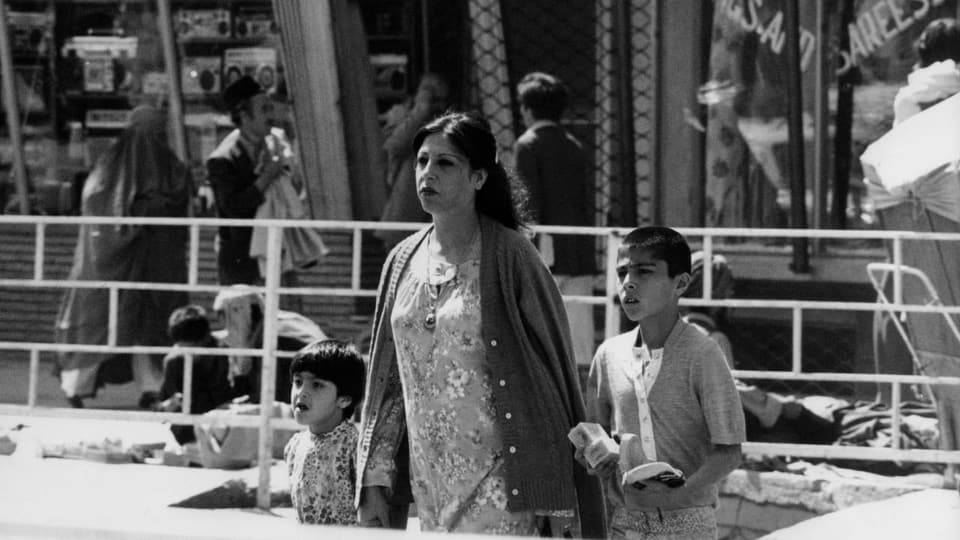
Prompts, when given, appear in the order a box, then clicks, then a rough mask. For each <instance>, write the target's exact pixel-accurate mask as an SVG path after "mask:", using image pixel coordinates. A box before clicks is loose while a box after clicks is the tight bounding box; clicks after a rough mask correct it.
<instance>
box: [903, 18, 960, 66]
mask: <svg viewBox="0 0 960 540" xmlns="http://www.w3.org/2000/svg"><path fill="white" fill-rule="evenodd" d="M914 47H915V48H916V49H917V56H918V57H919V58H920V61H919V65H920V67H927V66H929V65H930V64H933V63H935V62H940V61H942V60H953V61H954V62H958V63H960V24H958V23H957V21H955V20H953V19H950V18H943V19H937V20H935V21H932V22H931V23H930V24H928V25H927V27H926V28H924V29H923V33H922V34H920V37H919V38H918V39H917V42H916V43H915V44H914Z"/></svg>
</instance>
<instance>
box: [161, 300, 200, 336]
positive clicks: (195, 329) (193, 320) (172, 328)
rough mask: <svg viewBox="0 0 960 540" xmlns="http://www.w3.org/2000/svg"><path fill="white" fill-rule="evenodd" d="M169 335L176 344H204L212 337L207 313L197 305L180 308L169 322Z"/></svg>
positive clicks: (171, 315) (174, 311) (174, 312)
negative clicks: (182, 342)
mask: <svg viewBox="0 0 960 540" xmlns="http://www.w3.org/2000/svg"><path fill="white" fill-rule="evenodd" d="M167 335H168V336H170V339H172V340H173V341H174V342H181V341H189V342H193V343H200V342H202V341H203V340H205V339H206V338H207V336H209V335H210V321H209V320H208V319H207V311H206V310H205V309H203V307H201V306H198V305H196V304H190V305H187V306H182V307H178V308H177V309H175V310H173V313H171V314H170V318H169V319H168V320H167Z"/></svg>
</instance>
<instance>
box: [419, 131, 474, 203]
mask: <svg viewBox="0 0 960 540" xmlns="http://www.w3.org/2000/svg"><path fill="white" fill-rule="evenodd" d="M486 176H487V173H486V171H484V170H482V169H473V168H471V167H470V161H469V160H468V159H467V156H465V155H463V154H462V153H461V152H460V151H459V150H458V149H457V148H456V147H455V146H454V145H453V144H452V143H451V142H450V141H449V140H448V139H447V137H446V136H445V135H443V134H441V133H434V134H431V135H429V136H427V138H426V139H424V140H423V144H421V145H420V149H419V150H418V151H417V160H416V179H417V196H418V197H419V198H420V204H421V205H422V206H423V210H424V211H425V212H427V213H428V214H431V215H433V216H437V215H441V214H448V215H456V214H464V213H466V212H473V211H474V202H475V201H476V198H477V190H479V189H480V187H481V186H483V182H484V181H485V180H486ZM464 215H466V214H464Z"/></svg>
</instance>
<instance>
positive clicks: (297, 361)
mask: <svg viewBox="0 0 960 540" xmlns="http://www.w3.org/2000/svg"><path fill="white" fill-rule="evenodd" d="M365 371H366V367H365V366H364V364H363V357H362V356H361V355H360V351H359V350H358V349H357V347H356V346H354V345H353V344H352V343H347V342H345V341H338V340H336V339H321V340H318V341H314V342H313V343H311V344H309V345H307V346H305V347H304V348H302V349H300V350H299V351H297V354H296V355H295V356H294V357H293V361H292V362H291V363H290V376H291V377H293V376H295V375H296V374H297V373H302V372H306V373H310V374H311V375H313V376H314V377H317V378H318V379H323V380H325V381H330V382H332V383H333V384H335V385H337V396H338V397H339V396H348V397H349V398H351V402H350V406H349V407H346V408H345V409H343V417H344V418H349V417H351V416H353V411H354V410H355V409H356V407H357V405H358V404H359V403H360V400H362V399H363V380H364V373H365Z"/></svg>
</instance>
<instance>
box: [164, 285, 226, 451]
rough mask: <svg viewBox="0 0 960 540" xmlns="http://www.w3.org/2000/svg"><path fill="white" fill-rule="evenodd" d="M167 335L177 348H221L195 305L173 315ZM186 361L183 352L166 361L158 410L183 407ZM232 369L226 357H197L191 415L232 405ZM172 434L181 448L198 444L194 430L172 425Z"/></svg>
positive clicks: (177, 409) (198, 307)
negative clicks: (185, 445) (230, 376)
mask: <svg viewBox="0 0 960 540" xmlns="http://www.w3.org/2000/svg"><path fill="white" fill-rule="evenodd" d="M167 335H169V336H170V339H171V340H173V344H174V346H175V347H203V348H209V349H215V348H217V347H218V346H219V345H218V343H217V340H216V339H214V338H213V336H212V335H211V334H210V322H209V320H208V319H207V312H206V311H205V310H204V309H203V307H201V306H198V305H194V304H191V305H187V306H183V307H179V308H177V309H175V310H174V311H173V313H171V314H170V318H169V319H168V321H167ZM186 357H187V355H186V354H184V353H182V352H180V351H171V352H170V353H169V354H168V355H167V356H166V357H165V358H164V359H163V381H162V382H161V383H160V394H159V400H160V401H159V403H157V404H156V406H155V408H156V409H157V410H160V411H167V412H179V411H180V410H181V408H182V407H183V369H184V367H183V366H184V362H185V361H186ZM229 369H230V368H229V360H227V357H226V356H218V355H194V357H193V384H192V385H191V388H192V391H191V395H190V410H189V411H188V412H189V413H190V414H202V413H205V412H207V411H209V410H212V409H216V408H217V407H218V406H220V405H222V404H223V403H226V402H228V401H230V398H232V397H233V395H232V390H231V388H230V380H229ZM170 431H172V432H173V436H174V437H175V438H176V439H177V442H179V443H180V444H186V443H188V442H192V441H194V440H196V436H195V435H194V432H193V426H189V425H172V426H170Z"/></svg>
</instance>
